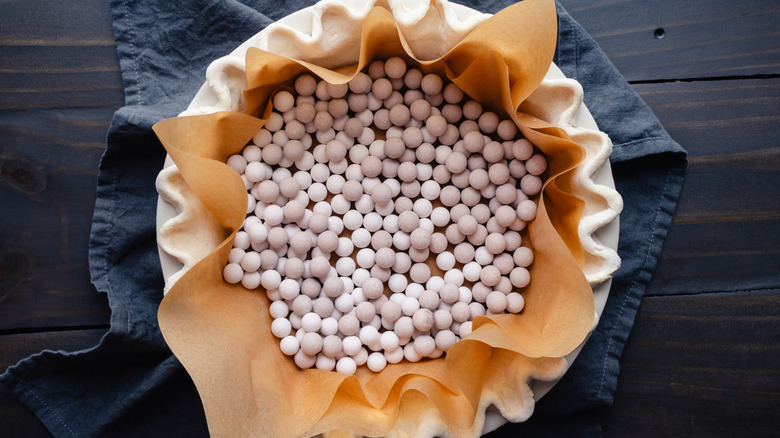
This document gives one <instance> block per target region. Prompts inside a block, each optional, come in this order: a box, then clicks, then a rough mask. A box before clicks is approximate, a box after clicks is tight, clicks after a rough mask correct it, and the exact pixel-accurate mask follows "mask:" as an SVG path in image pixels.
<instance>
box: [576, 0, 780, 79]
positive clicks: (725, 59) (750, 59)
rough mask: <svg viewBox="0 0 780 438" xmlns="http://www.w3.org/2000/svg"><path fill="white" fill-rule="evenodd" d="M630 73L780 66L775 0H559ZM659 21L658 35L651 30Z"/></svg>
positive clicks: (734, 72)
mask: <svg viewBox="0 0 780 438" xmlns="http://www.w3.org/2000/svg"><path fill="white" fill-rule="evenodd" d="M560 3H561V4H562V5H563V6H564V7H565V8H566V10H567V11H569V13H570V14H571V15H572V17H574V19H575V20H577V21H578V22H579V23H580V24H581V25H582V26H583V27H584V28H585V30H587V31H588V33H589V34H590V35H591V36H592V37H593V38H594V39H595V40H596V42H598V43H599V45H600V46H601V48H602V49H603V50H604V52H605V53H606V54H607V56H609V59H610V60H611V61H612V62H613V63H614V64H615V66H616V67H617V68H618V70H620V72H621V73H622V74H623V75H624V76H625V77H626V79H628V80H629V81H658V80H679V79H691V78H712V77H731V76H753V75H767V74H778V73H780V32H778V26H777V23H778V20H780V4H778V3H777V2H776V1H774V0H752V1H747V2H746V1H742V2H734V1H729V0H712V1H707V2H695V1H684V2H680V1H676V0H647V1H632V0H608V1H599V0H562V1H561V2H560ZM658 29H663V35H664V36H663V38H660V39H659V38H657V37H656V30H658Z"/></svg>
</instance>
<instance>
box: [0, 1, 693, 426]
mask: <svg viewBox="0 0 780 438" xmlns="http://www.w3.org/2000/svg"><path fill="white" fill-rule="evenodd" d="M313 3H314V1H306V0H299V1H289V2H284V3H279V2H274V1H265V0H244V1H237V0H212V1H209V0H197V1H190V2H169V1H166V0H143V1H120V0H112V1H111V10H112V18H113V25H114V31H115V35H116V39H117V54H118V57H119V61H120V66H121V69H122V77H123V81H124V87H125V104H126V106H125V107H123V108H122V109H120V110H119V111H117V113H116V114H115V116H114V119H113V121H112V124H111V127H110V130H109V133H108V139H107V149H106V151H105V154H104V156H103V159H102V161H101V164H100V171H99V177H98V190H97V201H96V204H95V213H94V219H93V227H92V235H91V240H90V254H89V260H90V271H91V275H92V280H93V283H94V284H95V286H96V288H97V289H98V291H100V292H103V293H106V294H107V295H108V299H109V305H110V307H111V312H112V314H111V328H110V330H109V332H108V333H107V334H106V335H105V337H104V338H103V339H102V340H101V342H100V344H98V345H97V346H95V347H93V348H91V349H88V350H84V351H79V352H74V353H65V352H53V351H44V352H41V353H39V354H36V355H34V356H31V357H29V358H27V359H25V360H23V361H21V362H20V363H19V364H17V365H15V366H13V367H11V368H9V369H8V370H7V371H6V373H4V374H3V375H1V376H0V381H2V383H3V384H4V385H6V386H7V387H8V388H9V389H10V390H11V392H12V393H13V394H15V396H16V397H18V398H19V400H20V401H21V402H23V403H24V404H26V405H27V406H28V407H29V408H30V409H32V410H33V412H35V413H36V415H38V417H39V418H40V419H41V421H42V422H43V424H44V425H46V427H47V428H48V429H49V430H50V431H51V432H52V433H53V434H54V435H55V436H58V437H71V436H72V437H76V436H91V437H100V436H106V437H109V436H110V437H123V436H127V437H137V436H171V437H173V436H186V437H197V436H207V435H208V430H207V426H206V422H205V417H204V414H203V408H202V406H201V404H200V399H199V397H198V394H197V391H196V390H195V387H194V385H193V384H192V381H191V380H190V378H189V376H188V375H187V373H186V371H185V370H184V369H183V367H182V366H181V364H180V363H179V362H178V361H177V360H176V358H175V357H174V356H173V355H172V354H171V352H170V350H169V349H168V348H167V346H166V345H165V342H164V340H163V338H162V335H161V334H160V330H159V327H158V324H157V307H158V305H159V303H160V300H161V299H162V287H163V280H162V274H161V271H160V265H159V259H158V255H157V247H156V242H155V211H156V203H157V193H156V191H155V188H154V180H155V178H156V175H157V173H158V172H159V170H160V169H161V168H162V164H163V160H164V158H165V151H164V150H163V148H162V146H161V145H160V143H159V141H158V140H157V138H156V136H155V135H154V133H153V132H152V131H151V126H152V125H153V124H154V123H156V122H158V121H160V120H162V119H165V118H168V117H173V116H175V115H177V114H178V113H179V112H181V111H182V110H184V109H185V108H186V106H187V105H188V103H189V102H190V100H191V99H192V97H193V96H194V95H195V93H196V91H197V90H198V88H199V87H200V85H201V84H202V82H203V78H204V76H205V70H206V67H207V66H208V64H209V63H210V62H211V61H212V60H213V59H216V58H218V57H220V56H222V55H224V54H227V53H229V52H230V51H232V50H233V49H234V48H235V47H236V46H238V45H239V44H240V43H242V42H243V41H245V40H246V39H248V38H249V37H250V36H252V35H253V34H255V33H256V32H258V31H259V30H261V29H262V28H264V27H265V26H267V25H268V24H270V23H272V22H273V21H275V20H278V19H279V18H281V17H283V16H285V15H288V14H289V13H291V12H294V11H296V10H298V9H301V8H303V7H306V6H310V5H311V4H313ZM459 3H462V4H465V5H468V6H471V7H473V8H475V9H479V10H482V11H484V12H490V13H495V12H497V11H498V10H500V9H502V8H504V7H506V6H508V5H510V4H511V3H512V2H511V1H508V0H496V1H491V2H477V1H474V0H467V1H460V2H459ZM558 24H559V40H558V50H557V53H556V59H555V61H556V63H557V64H558V66H559V67H560V68H561V70H562V71H563V72H564V73H565V74H566V75H567V76H568V77H571V78H574V79H576V80H578V81H579V82H580V83H581V84H582V85H583V88H584V89H585V103H586V105H587V106H588V108H589V109H590V111H591V113H592V114H593V116H594V118H595V120H596V122H597V123H598V125H599V127H600V129H601V130H602V131H604V132H606V133H607V134H609V136H610V137H611V138H612V141H613V143H614V152H613V154H612V157H611V161H612V166H613V173H614V177H615V184H616V186H617V189H618V191H619V192H620V193H621V195H622V196H623V199H624V202H625V208H624V210H623V213H622V215H621V227H620V244H619V248H618V252H619V253H620V256H621V257H622V259H623V264H622V267H621V268H620V270H619V271H618V272H617V273H616V275H615V277H614V280H613V283H612V290H611V292H610V296H609V300H608V302H607V305H606V308H605V311H604V314H603V315H602V318H601V321H600V323H599V325H598V327H597V329H596V331H595V332H594V333H593V334H592V335H591V338H590V339H589V341H588V343H587V344H586V346H585V348H584V349H583V350H582V352H581V353H580V355H579V357H578V359H577V360H576V362H575V363H574V365H573V366H572V367H571V369H570V370H569V371H568V372H567V374H566V375H565V376H564V378H563V379H562V380H561V381H560V382H559V383H558V384H557V385H556V386H555V388H554V389H553V390H552V391H551V392H550V393H549V394H547V395H546V396H545V397H544V398H543V399H542V400H541V401H540V402H539V403H538V404H537V406H536V411H535V413H534V416H533V417H532V418H531V419H530V420H529V421H528V422H526V423H523V424H508V425H506V426H503V427H501V428H499V429H498V430H497V431H495V432H493V433H491V434H489V436H491V437H494V436H503V435H512V436H516V435H520V434H522V433H528V434H531V436H556V437H560V436H600V435H601V429H600V425H599V421H598V409H599V408H601V407H604V406H607V405H609V404H610V403H611V402H612V396H613V394H614V392H615V388H616V386H617V376H618V371H619V358H620V354H621V351H622V349H623V346H624V344H625V341H626V339H627V337H628V334H629V332H630V330H631V326H632V325H633V321H634V316H635V314H636V310H637V307H638V305H639V301H640V299H641V297H642V295H643V293H644V289H645V287H646V286H647V284H648V282H649V281H650V278H651V276H652V273H653V271H654V269H655V266H656V262H657V259H658V255H659V254H660V251H661V247H662V245H663V241H664V239H665V237H666V233H667V231H668V229H669V226H670V224H671V219H672V215H673V213H674V209H675V207H676V204H677V198H678V195H679V191H680V187H681V184H682V180H683V177H684V174H685V168H686V156H685V151H684V150H683V149H682V148H681V147H680V146H679V145H678V144H677V143H675V142H674V141H673V140H672V139H671V138H669V136H668V134H667V133H666V132H665V131H664V129H663V128H662V127H661V125H660V123H659V122H658V120H657V119H656V118H655V116H654V115H653V114H652V112H651V111H650V109H649V108H648V107H647V106H646V105H645V104H644V102H642V100H641V99H640V98H639V97H638V96H637V95H636V94H635V93H634V92H633V91H632V90H631V88H630V86H629V85H628V84H627V83H626V82H625V80H624V79H623V78H622V76H621V75H620V74H619V73H618V72H617V71H616V70H615V68H614V67H613V66H612V64H611V63H610V62H609V60H608V59H607V58H606V56H605V55H604V53H603V52H602V51H601V50H600V49H599V48H598V46H597V45H596V43H595V42H594V41H593V40H592V39H591V38H590V37H589V36H588V35H587V33H586V32H585V31H584V30H583V29H582V28H581V27H580V26H579V25H578V24H577V23H576V22H575V21H574V20H573V19H572V18H571V17H570V16H569V15H568V14H567V13H566V11H565V10H564V9H563V8H562V7H560V6H558Z"/></svg>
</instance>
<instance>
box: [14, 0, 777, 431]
mask: <svg viewBox="0 0 780 438" xmlns="http://www.w3.org/2000/svg"><path fill="white" fill-rule="evenodd" d="M561 3H562V4H563V5H564V6H565V7H566V8H567V10H568V11H569V12H570V13H571V14H572V16H573V17H574V18H575V19H576V20H577V21H579V22H580V24H581V25H582V26H583V27H584V28H585V29H586V30H587V31H588V32H589V33H590V34H591V35H592V36H593V37H594V38H595V39H596V40H597V42H598V43H599V44H600V45H601V47H602V48H603V49H604V50H605V52H606V53H607V55H608V56H609V57H610V59H611V60H612V61H613V62H614V63H615V65H616V66H617V67H618V69H619V70H620V71H621V72H622V73H623V74H624V75H625V76H626V78H627V79H628V80H629V81H632V82H633V83H634V88H635V89H636V91H637V92H638V93H639V94H640V95H641V96H642V97H643V98H644V99H645V100H646V101H647V102H648V103H649V105H650V106H651V108H652V109H653V110H654V111H655V113H656V114H657V115H658V117H659V119H660V120H661V121H662V122H663V124H664V126H665V127H666V128H667V130H668V131H669V132H670V134H671V135H672V136H673V138H675V139H676V140H677V141H678V142H680V143H681V144H682V145H683V147H685V148H686V149H687V150H688V151H689V152H690V170H689V172H688V177H687V180H686V183H685V186H684V188H683V193H682V198H681V201H680V205H679V208H678V214H677V215H676V216H675V220H674V225H673V227H672V230H671V231H670V235H669V238H668V240H667V242H666V245H665V247H664V251H663V253H662V256H661V259H660V263H659V266H658V269H657V271H656V275H655V276H654V278H653V280H652V282H651V284H650V286H649V288H648V291H647V295H646V297H645V298H644V299H643V301H642V306H641V307H640V309H639V313H638V315H637V319H636V324H635V326H634V329H633V331H632V333H631V336H630V338H629V342H628V344H627V345H626V348H625V350H624V353H623V356H622V360H621V363H622V370H621V374H620V380H619V386H618V392H617V394H616V395H615V402H614V405H613V406H612V407H611V408H609V409H605V411H604V415H603V417H602V424H603V428H604V432H605V436H608V437H622V436H648V437H656V436H691V437H695V436H746V435H747V436H772V435H776V434H777V431H778V430H780V418H779V416H778V414H777V407H778V406H780V397H779V396H778V394H780V371H778V370H780V359H779V358H780V351H778V350H780V331H778V327H780V321H778V319H779V318H780V317H779V316H778V315H780V298H778V297H780V290H778V289H777V288H778V287H780V284H778V283H777V281H778V277H777V276H778V272H780V254H778V252H780V237H779V236H780V233H778V232H777V229H779V228H780V149H778V144H777V139H778V138H780V123H778V122H780V79H778V78H777V76H778V75H780V55H779V54H778V53H780V26H779V25H778V23H780V4H778V2H777V1H775V0H754V1H750V2H729V1H726V0H712V1H709V2H678V1H674V0H646V1H636V0H633V1H631V0H600V1H598V0H561ZM658 29H663V33H664V35H663V38H660V39H659V38H656V37H655V32H656V31H657V30H658ZM742 77H745V78H747V79H738V78H742ZM702 78H705V79H708V80H697V79H702ZM714 78H725V79H729V80H711V79H714ZM750 78H754V79H750ZM122 103H123V93H122V82H121V76H120V71H119V67H118V62H117V59H116V54H115V47H114V39H113V33H112V29H111V16H110V13H109V9H108V2H106V1H105V0H80V1H78V2H62V1H59V0H27V1H25V0H6V1H1V2H0V139H1V140H2V143H1V144H0V170H1V171H0V370H4V369H5V368H6V367H8V366H9V365H11V364H13V363H15V362H16V361H18V360H19V359H21V358H23V357H26V356H27V355H29V354H34V353H36V352H38V351H41V350H43V349H54V350H58V349H62V350H66V351H73V350H78V349H82V348H87V347H91V346H93V345H95V344H96V343H97V342H98V341H99V339H100V337H101V336H102V334H103V332H105V330H106V327H107V325H108V321H109V310H108V306H107V302H106V298H105V296H103V295H101V294H98V293H97V292H95V291H94V288H93V287H92V286H91V284H90V282H89V275H88V271H87V269H88V265H87V257H86V254H87V244H88V236H89V227H90V222H91V215H92V208H93V205H94V198H95V178H96V176H97V165H98V163H99V160H100V155H101V154H102V151H103V148H104V142H105V134H106V131H107V129H108V126H109V122H110V120H111V116H112V113H113V111H114V110H115V109H117V108H118V107H119V106H121V105H122ZM733 290H738V291H740V292H737V293H733V292H725V291H733ZM698 292H712V293H704V294H697V293H698ZM0 430H4V431H11V432H12V433H11V434H12V435H16V436H48V435H49V434H48V432H47V431H45V428H43V426H42V425H41V424H40V422H39V421H38V420H37V419H36V418H35V417H34V416H33V415H32V414H31V413H30V412H29V410H26V408H24V407H22V406H21V405H19V403H18V402H16V400H15V399H13V397H12V396H11V395H10V394H9V393H8V392H7V391H4V390H3V389H2V388H0Z"/></svg>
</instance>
